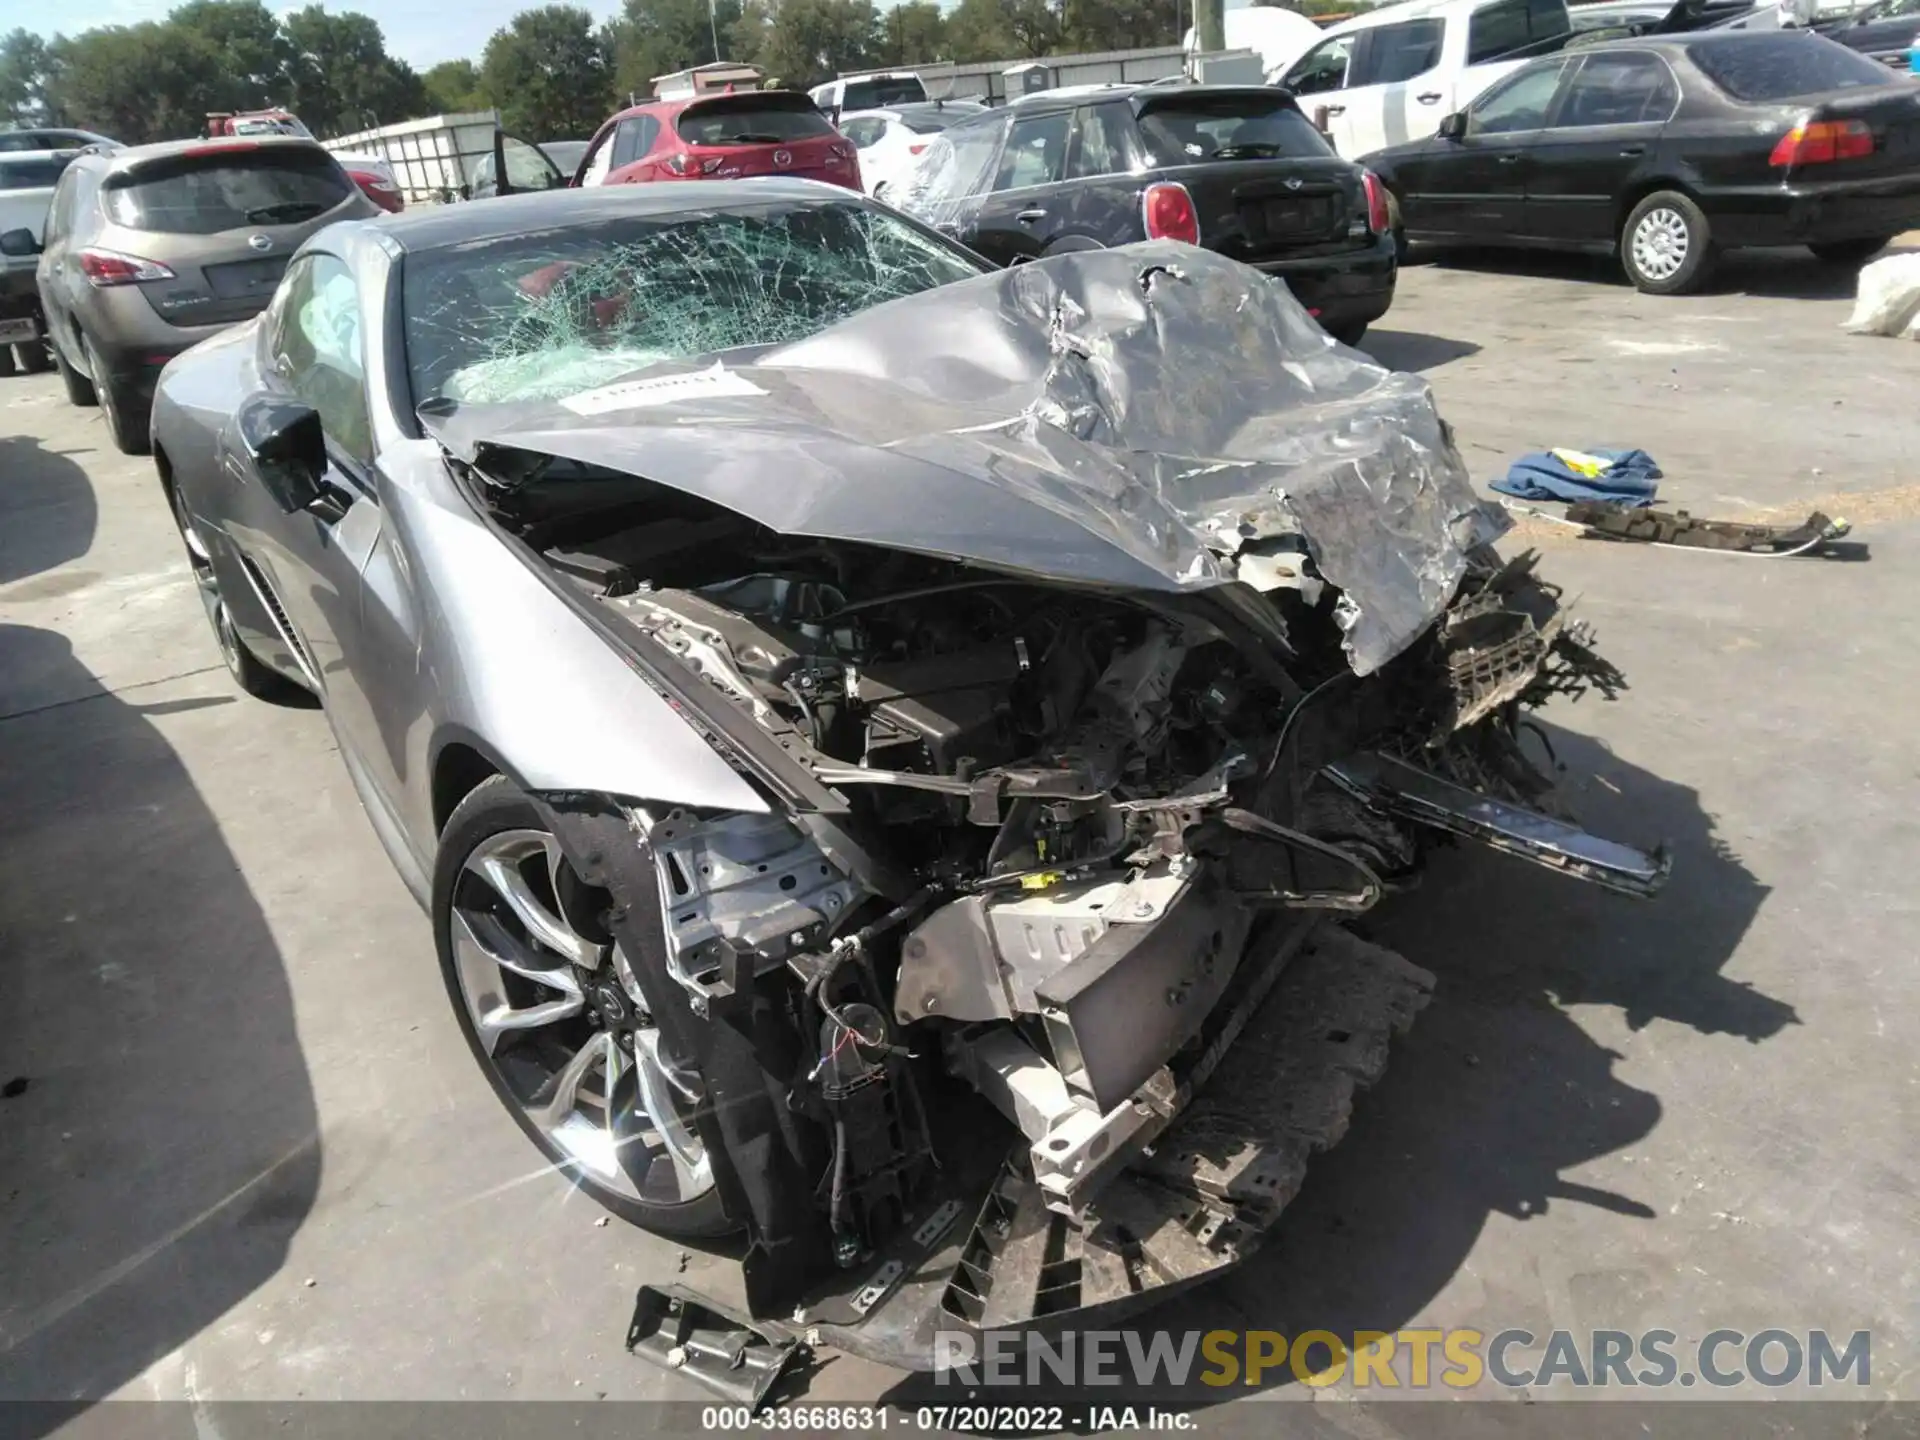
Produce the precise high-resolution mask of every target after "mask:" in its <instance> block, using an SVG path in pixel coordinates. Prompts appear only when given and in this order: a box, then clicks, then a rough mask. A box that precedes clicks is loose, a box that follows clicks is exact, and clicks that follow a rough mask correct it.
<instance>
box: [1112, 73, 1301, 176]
mask: <svg viewBox="0 0 1920 1440" xmlns="http://www.w3.org/2000/svg"><path fill="white" fill-rule="evenodd" d="M1140 138H1141V140H1142V141H1143V142H1144V143H1145V145H1146V149H1147V159H1148V162H1149V163H1150V164H1153V165H1192V164H1194V163H1196V162H1197V161H1201V160H1297V159H1300V158H1303V157H1305V156H1314V157H1321V156H1327V155H1331V154H1333V150H1332V148H1331V147H1330V146H1329V145H1328V144H1327V141H1326V137H1324V136H1323V135H1321V133H1320V132H1319V131H1318V130H1316V129H1314V128H1313V122H1312V121H1310V120H1308V119H1307V117H1306V116H1304V115H1302V114H1301V113H1300V107H1299V106H1298V105H1296V104H1295V103H1294V102H1293V101H1292V100H1291V99H1289V98H1288V97H1287V96H1285V95H1283V94H1281V93H1279V92H1278V91H1272V90H1269V91H1265V92H1261V91H1244V90H1242V91H1230V92H1227V93H1225V94H1212V95H1209V94H1206V93H1204V92H1202V93H1199V94H1193V95H1179V94H1176V95H1174V96H1173V97H1172V98H1170V99H1167V100H1161V101H1157V102H1156V103H1155V104H1154V105H1153V106H1152V107H1151V108H1150V109H1149V110H1147V112H1146V113H1145V114H1143V115H1142V116H1141V117H1140Z"/></svg>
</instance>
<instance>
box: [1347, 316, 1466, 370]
mask: <svg viewBox="0 0 1920 1440" xmlns="http://www.w3.org/2000/svg"><path fill="white" fill-rule="evenodd" d="M1359 349H1360V350H1361V351H1362V352H1363V353H1365V354H1367V355H1371V356H1372V357H1373V358H1374V359H1375V360H1377V361H1379V362H1380V363H1381V364H1382V365H1384V366H1386V367H1387V368H1388V369H1389V370H1437V369H1439V368H1440V367H1441V366H1442V365H1447V364H1450V363H1452V362H1453V361H1455V360H1464V359H1466V357H1467V356H1469V355H1478V354H1479V353H1480V347H1479V346H1478V345H1476V344H1474V343H1473V342H1472V341H1471V340H1455V339H1452V338H1450V337H1449V336H1445V335H1423V334H1421V333H1420V332H1419V331H1417V330H1382V329H1380V328H1379V327H1378V326H1375V327H1373V328H1372V329H1370V330H1368V331H1367V333H1366V335H1365V336H1364V337H1363V338H1362V339H1361V341H1360V345H1359Z"/></svg>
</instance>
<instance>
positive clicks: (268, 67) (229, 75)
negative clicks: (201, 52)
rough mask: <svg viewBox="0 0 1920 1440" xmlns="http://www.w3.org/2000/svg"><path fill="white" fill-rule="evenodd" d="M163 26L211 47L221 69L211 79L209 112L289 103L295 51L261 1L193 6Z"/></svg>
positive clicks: (196, 0)
mask: <svg viewBox="0 0 1920 1440" xmlns="http://www.w3.org/2000/svg"><path fill="white" fill-rule="evenodd" d="M163 23H165V24H166V25H167V26H169V27H171V28H173V29H176V30H183V31H186V32H187V33H189V34H191V35H195V36H198V37H199V38H200V39H202V40H204V41H205V42H206V43H207V45H208V46H209V47H210V49H211V52H212V54H213V56H214V59H215V63H216V66H217V69H216V70H215V72H214V74H212V75H210V76H209V77H208V78H207V96H208V99H209V100H210V101H212V103H211V104H210V106H209V108H211V109H216V110H257V109H260V108H261V107H262V106H267V105H282V104H285V103H286V100H287V90H288V79H289V77H288V69H287V67H288V64H289V62H290V61H291V60H292V58H293V47H292V46H291V45H290V44H289V43H288V42H287V37H286V33H285V32H284V31H283V30H282V29H281V28H280V22H279V21H278V20H277V19H275V18H274V16H273V14H272V12H271V11H269V10H268V9H267V7H266V6H265V5H263V4H261V3H260V0H190V3H188V4H185V5H182V6H180V7H179V8H178V9H177V10H175V11H174V12H173V13H172V14H170V15H168V16H167V18H166V20H165V22H163Z"/></svg>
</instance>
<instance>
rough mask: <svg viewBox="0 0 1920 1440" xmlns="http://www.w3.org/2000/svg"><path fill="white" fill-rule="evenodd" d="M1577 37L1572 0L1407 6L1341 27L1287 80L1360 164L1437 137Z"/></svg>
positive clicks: (1417, 2)
mask: <svg viewBox="0 0 1920 1440" xmlns="http://www.w3.org/2000/svg"><path fill="white" fill-rule="evenodd" d="M1572 33H1573V24H1572V21H1571V20H1570V19H1569V18H1568V15H1567V7H1566V5H1565V3H1564V0H1405V3H1403V4H1398V5H1387V6H1383V7H1381V8H1380V9H1378V10H1372V11H1369V12H1367V13H1366V14H1364V15H1358V16H1356V17H1354V18H1353V19H1351V20H1348V21H1346V22H1344V23H1343V24H1340V25H1336V26H1334V27H1333V28H1332V29H1331V30H1329V31H1328V32H1327V35H1326V38H1325V39H1324V40H1322V41H1321V42H1320V43H1319V44H1318V45H1316V46H1314V47H1313V48H1312V49H1311V50H1309V51H1307V53H1306V54H1304V55H1302V56H1301V57H1300V58H1299V59H1298V60H1296V61H1295V62H1294V63H1293V64H1292V65H1291V66H1290V67H1288V69H1287V71H1286V73H1285V74H1284V75H1282V76H1281V77H1280V80H1279V83H1280V84H1281V85H1284V86H1285V87H1286V88H1287V89H1289V90H1291V91H1293V93H1294V94H1295V95H1296V96H1298V97H1299V100H1300V108H1301V110H1303V111H1304V112H1305V113H1306V115H1307V116H1308V118H1309V119H1312V120H1313V121H1314V122H1315V123H1316V124H1318V125H1319V126H1320V128H1321V129H1322V130H1324V131H1326V133H1327V136H1328V138H1330V139H1331V140H1332V141H1333V147H1334V149H1336V150H1338V151H1339V152H1340V153H1341V154H1342V155H1344V156H1347V157H1348V158H1349V159H1358V158H1359V157H1360V156H1362V155H1367V154H1371V153H1372V152H1373V151H1375V150H1381V149H1384V148H1386V147H1387V146H1389V145H1399V144H1402V143H1404V142H1406V141H1408V140H1423V139H1425V138H1426V137H1427V136H1429V135H1432V134H1434V133H1435V132H1437V131H1438V130H1439V128H1440V122H1441V120H1443V119H1444V118H1446V117H1447V116H1448V115H1450V114H1452V113H1453V112H1454V111H1455V110H1459V109H1463V108H1464V107H1465V106H1467V105H1468V104H1470V103H1472V101H1473V99H1474V97H1475V96H1477V95H1479V94H1480V92H1481V91H1483V90H1485V89H1486V88H1487V87H1488V86H1489V85H1491V84H1493V82H1494V81H1496V80H1498V79H1499V78H1500V77H1501V76H1503V75H1506V74H1508V73H1510V72H1511V71H1513V70H1516V69H1518V68H1519V67H1520V65H1521V64H1522V63H1523V62H1525V61H1527V60H1530V59H1532V58H1533V57H1534V56H1535V55H1541V54H1545V53H1547V52H1549V51H1551V50H1554V49H1556V48H1557V47H1559V46H1561V45H1564V44H1566V42H1567V38H1568V37H1569V36H1570V35H1571V34H1572Z"/></svg>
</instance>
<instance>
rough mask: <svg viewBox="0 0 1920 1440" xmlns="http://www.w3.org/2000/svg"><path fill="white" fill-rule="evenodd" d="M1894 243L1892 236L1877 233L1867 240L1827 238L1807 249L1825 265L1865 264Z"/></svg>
mask: <svg viewBox="0 0 1920 1440" xmlns="http://www.w3.org/2000/svg"><path fill="white" fill-rule="evenodd" d="M1892 243H1893V239H1892V237H1891V236H1887V235H1876V236H1874V237H1872V238H1870V239H1866V240H1827V241H1824V242H1822V243H1821V244H1819V245H1809V246H1807V249H1809V250H1811V251H1812V252H1813V258H1814V259H1816V260H1818V261H1820V263H1821V264H1823V265H1864V264H1866V263H1867V261H1869V260H1871V259H1872V258H1873V257H1874V256H1876V255H1878V254H1879V253H1880V252H1881V251H1882V250H1884V249H1886V248H1887V246H1888V245H1890V244H1892Z"/></svg>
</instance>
